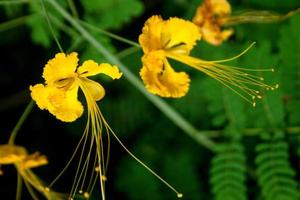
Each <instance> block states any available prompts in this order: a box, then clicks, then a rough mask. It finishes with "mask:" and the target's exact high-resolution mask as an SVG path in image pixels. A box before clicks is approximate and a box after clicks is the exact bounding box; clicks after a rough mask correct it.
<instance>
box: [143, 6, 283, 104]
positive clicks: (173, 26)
mask: <svg viewBox="0 0 300 200" xmlns="http://www.w3.org/2000/svg"><path fill="white" fill-rule="evenodd" d="M217 10H218V12H220V13H223V12H225V11H226V9H225V11H224V9H223V10H222V7H220V8H218V9H217ZM156 27H158V28H156ZM200 37H201V35H200V32H199V31H198V28H197V26H196V25H195V24H193V23H191V22H188V21H185V20H182V19H179V18H170V19H168V20H163V19H162V18H161V17H159V16H153V17H151V18H149V19H148V20H147V21H146V23H145V25H144V27H143V30H142V34H141V35H140V36H139V43H140V44H141V47H142V49H143V51H144V53H145V54H144V56H143V57H142V63H143V67H142V69H141V71H140V75H141V78H142V80H143V82H144V84H145V86H146V88H147V89H148V91H150V92H151V93H153V94H157V95H159V96H162V97H173V98H179V97H182V96H184V95H186V93H187V92H188V89H189V82H190V79H189V76H188V75H187V74H186V73H185V72H175V71H174V69H173V68H172V67H171V65H170V64H169V62H168V58H169V59H173V60H176V61H179V62H181V63H184V64H186V65H188V66H190V67H192V68H195V69H197V70H200V71H202V72H204V73H205V74H207V75H209V76H211V77H213V78H215V79H216V80H218V81H219V82H220V83H222V84H223V85H225V86H226V87H228V88H229V89H231V90H233V91H234V92H236V93H237V94H238V95H240V96H241V97H242V98H244V99H245V100H247V101H248V102H250V103H252V104H253V105H255V101H256V99H259V98H261V97H262V95H261V93H260V91H259V90H258V89H257V88H258V87H260V88H264V89H266V90H269V89H271V90H273V89H275V88H277V87H278V85H275V86H269V85H266V84H265V83H263V82H262V81H263V78H262V77H258V76H255V75H252V74H248V72H247V71H255V70H249V69H243V68H237V67H231V66H226V65H222V64H220V63H223V62H227V61H230V60H233V59H236V58H238V57H239V56H241V55H243V54H244V53H245V52H246V51H248V49H250V48H251V46H252V45H251V46H250V47H249V48H248V49H246V50H245V51H244V52H242V53H241V54H240V55H238V56H236V57H233V58H230V59H226V60H219V61H205V60H202V59H198V58H194V57H191V56H189V53H190V51H191V50H192V48H193V47H194V45H195V44H196V41H197V40H199V39H200ZM257 71H273V69H262V70H259V69H258V70H257Z"/></svg>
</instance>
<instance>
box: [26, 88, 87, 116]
mask: <svg viewBox="0 0 300 200" xmlns="http://www.w3.org/2000/svg"><path fill="white" fill-rule="evenodd" d="M30 90H31V97H32V99H33V100H35V101H36V103H37V105H38V106H39V108H41V109H47V110H49V112H50V113H51V114H53V115H54V116H56V118H57V119H59V120H61V121H64V122H72V121H75V120H76V119H77V118H79V117H80V116H81V115H82V113H83V107H82V105H81V103H80V102H79V101H78V100H77V92H78V85H75V83H74V85H73V86H72V88H69V90H67V91H65V90H63V89H58V88H56V87H54V86H49V85H48V86H44V85H42V84H37V85H35V86H33V87H30Z"/></svg>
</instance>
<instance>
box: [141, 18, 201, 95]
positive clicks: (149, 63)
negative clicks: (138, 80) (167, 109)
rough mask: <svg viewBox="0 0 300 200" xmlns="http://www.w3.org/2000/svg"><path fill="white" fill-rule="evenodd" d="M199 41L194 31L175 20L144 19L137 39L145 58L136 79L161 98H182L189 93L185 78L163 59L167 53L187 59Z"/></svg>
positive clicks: (185, 23)
mask: <svg viewBox="0 0 300 200" xmlns="http://www.w3.org/2000/svg"><path fill="white" fill-rule="evenodd" d="M200 38H201V35H200V33H199V32H198V30H197V27H196V26H195V25H194V24H193V23H191V22H188V21H185V20H182V19H179V18H170V19H169V20H167V21H164V20H163V19H162V18H161V17H159V16H153V17H151V18H150V19H148V20H147V21H146V23H145V26H144V27H143V33H142V34H141V35H140V36H139V42H140V44H141V46H142V48H143V51H144V53H145V55H144V56H143V58H142V62H143V68H142V69H141V71H140V75H141V77H142V79H143V81H144V83H145V85H146V88H147V89H148V90H149V91H150V92H152V93H153V94H157V95H160V96H162V97H174V98H178V97H182V96H184V95H185V94H186V93H187V91H188V89H189V82H190V79H189V76H188V75H187V74H186V73H185V72H176V71H175V70H174V69H173V68H172V67H171V66H170V64H169V63H168V61H167V59H166V56H167V55H166V53H167V52H174V53H175V54H180V55H188V54H189V53H190V51H191V50H192V48H193V47H194V45H195V44H196V41H197V40H199V39H200Z"/></svg>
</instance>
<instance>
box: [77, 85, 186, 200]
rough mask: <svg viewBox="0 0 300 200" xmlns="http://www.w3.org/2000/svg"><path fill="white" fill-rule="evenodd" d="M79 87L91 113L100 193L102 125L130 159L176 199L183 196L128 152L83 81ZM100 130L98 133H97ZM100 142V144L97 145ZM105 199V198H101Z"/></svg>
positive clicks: (101, 179) (102, 172) (102, 162)
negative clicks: (150, 174)
mask: <svg viewBox="0 0 300 200" xmlns="http://www.w3.org/2000/svg"><path fill="white" fill-rule="evenodd" d="M79 82H80V83H79V84H80V87H81V89H82V91H83V93H84V95H85V97H86V99H87V104H88V110H89V112H90V113H91V124H92V135H93V137H95V141H96V144H97V145H96V146H97V155H98V159H99V161H98V163H99V167H98V168H97V169H98V170H97V171H98V172H99V177H100V185H101V192H102V195H104V181H105V179H106V176H105V171H106V170H105V169H106V166H107V163H105V162H104V159H103V158H104V154H103V143H102V135H101V133H102V123H103V124H104V127H105V130H106V133H107V134H108V135H109V134H110V133H111V134H113V136H114V137H115V139H116V140H117V141H118V143H119V144H120V145H121V146H122V147H123V148H124V150H125V151H126V152H127V153H128V154H129V155H130V156H131V157H132V158H134V159H135V160H136V161H137V162H138V163H140V164H141V165H142V166H143V167H144V168H146V169H147V170H148V171H149V172H150V173H152V174H153V175H154V176H155V177H157V178H158V179H159V180H160V181H162V182H163V183H164V184H165V185H166V186H168V187H169V188H170V189H171V190H173V191H174V192H175V193H176V194H177V197H178V198H181V197H182V196H183V195H182V193H179V192H178V191H177V190H176V189H175V188H174V187H173V186H171V185H170V184H169V183H168V182H166V181H165V180H164V179H163V178H161V177H160V176H159V175H158V174H156V173H155V172H154V171H153V170H152V169H150V168H149V167H148V166H147V165H146V164H144V163H143V162H142V161H141V160H140V159H138V158H137V157H136V156H135V155H134V154H133V153H131V151H129V150H128V149H127V148H126V146H125V145H124V144H123V143H122V142H121V140H120V139H119V138H118V137H117V135H116V134H115V133H114V132H113V130H112V129H111V128H110V126H109V125H108V123H107V122H106V120H105V119H104V117H103V115H102V113H101V111H100V109H99V107H98V106H97V104H96V102H95V101H94V100H93V97H92V96H91V94H90V93H89V92H88V89H87V88H86V86H85V84H84V82H83V81H81V80H79ZM99 130H100V131H99ZM99 141H100V143H99ZM102 198H103V199H105V196H103V197H102Z"/></svg>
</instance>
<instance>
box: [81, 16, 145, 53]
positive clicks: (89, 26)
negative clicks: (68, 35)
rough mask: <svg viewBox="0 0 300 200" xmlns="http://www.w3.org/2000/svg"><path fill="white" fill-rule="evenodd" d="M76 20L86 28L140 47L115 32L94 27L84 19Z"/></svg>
mask: <svg viewBox="0 0 300 200" xmlns="http://www.w3.org/2000/svg"><path fill="white" fill-rule="evenodd" d="M78 22H79V23H80V24H81V25H82V26H85V27H86V28H88V29H90V30H93V31H95V32H98V33H101V34H103V35H106V36H108V37H110V38H113V39H115V40H118V41H121V42H123V43H126V44H129V45H132V46H134V47H138V48H141V46H140V45H139V44H138V43H136V42H133V41H131V40H128V39H126V38H123V37H121V36H118V35H116V34H113V33H110V32H108V31H105V30H103V29H101V28H99V27H96V26H94V25H92V24H89V23H87V22H85V21H82V20H78Z"/></svg>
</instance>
